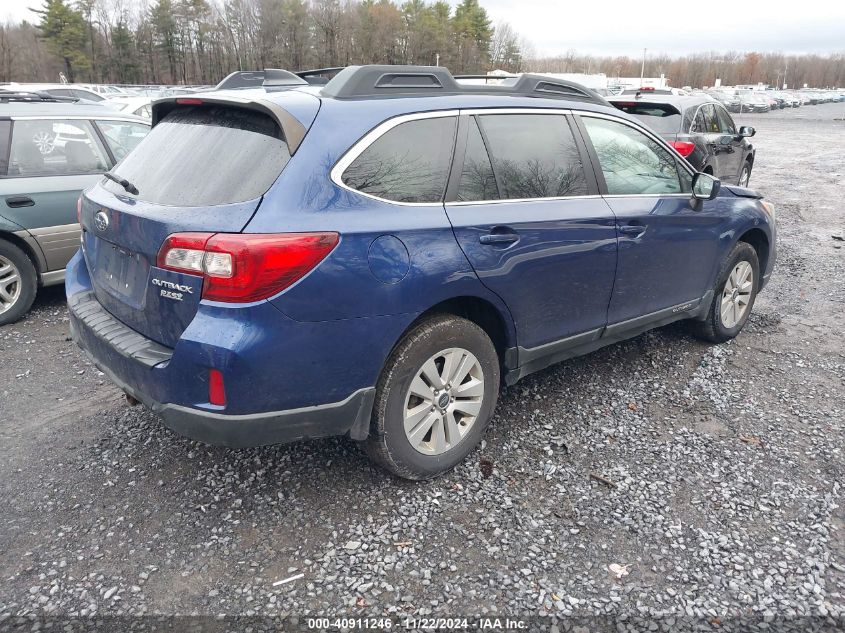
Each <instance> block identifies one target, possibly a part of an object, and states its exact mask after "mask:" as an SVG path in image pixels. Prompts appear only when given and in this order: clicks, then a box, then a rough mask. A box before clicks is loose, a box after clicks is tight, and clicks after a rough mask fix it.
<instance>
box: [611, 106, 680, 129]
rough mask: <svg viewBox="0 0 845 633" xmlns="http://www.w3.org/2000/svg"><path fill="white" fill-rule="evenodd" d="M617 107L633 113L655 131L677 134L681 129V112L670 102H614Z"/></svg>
mask: <svg viewBox="0 0 845 633" xmlns="http://www.w3.org/2000/svg"><path fill="white" fill-rule="evenodd" d="M613 105H615V106H616V107H617V109H619V110H622V112H627V113H628V114H633V115H634V116H635V117H637V118H638V119H640V120H641V121H642V122H643V123H645V124H646V125H647V126H649V127H650V128H651V129H652V130H654V131H655V132H659V133H661V134H677V133H678V132H679V131H680V130H681V113H680V112H679V111H678V108H676V107H675V106H673V105H670V104H668V103H614V104H613Z"/></svg>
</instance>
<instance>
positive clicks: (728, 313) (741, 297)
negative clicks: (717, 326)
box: [721, 260, 754, 329]
mask: <svg viewBox="0 0 845 633" xmlns="http://www.w3.org/2000/svg"><path fill="white" fill-rule="evenodd" d="M753 290H754V269H753V268H751V264H749V263H748V262H747V261H745V260H743V261H741V262H739V263H737V265H736V266H734V269H733V270H732V271H731V274H730V275H729V276H728V280H727V281H726V282H725V287H724V289H723V290H722V305H721V317H722V325H723V326H725V327H726V328H727V329H732V328H734V327H736V325H737V323H739V322H740V321H741V320H742V318H743V317H744V316H745V313H746V312H748V306H749V304H750V303H751V293H752V291H753Z"/></svg>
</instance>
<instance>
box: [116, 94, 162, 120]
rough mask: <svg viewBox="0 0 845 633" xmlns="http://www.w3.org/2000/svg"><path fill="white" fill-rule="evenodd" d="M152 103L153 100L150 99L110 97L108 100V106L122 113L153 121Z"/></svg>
mask: <svg viewBox="0 0 845 633" xmlns="http://www.w3.org/2000/svg"><path fill="white" fill-rule="evenodd" d="M152 101H153V100H152V99H151V98H150V97H134V96H133V97H128V96H119V97H110V98H109V99H108V104H109V105H110V106H111V107H113V108H117V109H119V110H120V111H121V112H126V113H127V114H136V115H138V116H142V117H145V118H147V119H151V118H152V116H153V111H152V107H151V105H150V104H151V103H152Z"/></svg>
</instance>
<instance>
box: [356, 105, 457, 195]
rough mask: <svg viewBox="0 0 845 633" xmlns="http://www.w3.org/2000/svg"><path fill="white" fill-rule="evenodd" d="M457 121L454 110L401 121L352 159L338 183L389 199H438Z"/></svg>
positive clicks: (452, 145) (449, 157)
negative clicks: (446, 114)
mask: <svg viewBox="0 0 845 633" xmlns="http://www.w3.org/2000/svg"><path fill="white" fill-rule="evenodd" d="M456 124H457V119H456V118H455V117H453V116H449V117H437V118H433V119H419V120H416V121H407V122H405V123H400V124H399V125H397V126H396V127H394V128H391V129H389V130H388V131H387V132H385V133H384V134H382V135H381V136H380V137H379V138H378V139H376V140H375V141H374V142H373V143H371V144H370V145H369V146H368V147H367V148H366V149H365V150H364V151H363V152H361V154H360V155H359V156H358V157H357V158H356V159H355V160H354V161H352V164H350V165H349V167H347V168H346V170H345V171H344V172H343V174H342V176H341V180H342V181H343V184H345V185H346V186H348V187H351V188H352V189H355V190H356V191H360V192H362V193H366V194H369V195H371V196H375V197H377V198H383V199H385V200H391V201H394V202H408V203H419V202H440V201H441V200H442V199H443V193H444V191H445V189H446V180H447V178H448V174H449V165H450V163H451V159H452V149H453V147H454V144H455V127H456Z"/></svg>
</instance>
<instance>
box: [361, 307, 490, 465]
mask: <svg viewBox="0 0 845 633" xmlns="http://www.w3.org/2000/svg"><path fill="white" fill-rule="evenodd" d="M499 371H500V370H499V357H498V355H497V353H496V348H495V347H494V346H493V343H492V342H491V341H490V338H489V337H488V336H487V334H486V333H485V332H484V330H482V329H481V328H480V327H479V326H478V325H476V324H475V323H473V322H471V321H468V320H466V319H462V318H460V317H457V316H453V315H439V316H435V317H432V318H430V319H426V320H425V321H423V322H421V323H420V324H419V325H417V326H416V327H414V328H413V329H412V330H411V331H410V332H408V334H407V335H406V336H405V337H404V338H403V339H402V341H400V343H399V344H398V345H397V346H396V349H395V350H394V351H393V353H392V354H391V355H390V358H388V360H387V363H386V365H385V368H384V370H383V371H382V375H381V378H380V380H379V384H378V387H377V389H376V399H375V404H374V407H373V417H372V422H371V428H370V437H369V438H368V439H367V440H366V450H367V453H368V454H369V456H370V458H371V459H373V461H375V462H376V463H378V464H380V465H381V466H383V467H384V468H385V469H386V470H388V471H390V472H391V473H393V474H394V475H397V476H399V477H403V478H405V479H414V480H418V479H428V478H430V477H435V476H437V475H440V474H442V473H444V472H446V471H448V470H450V469H452V468H454V467H455V466H456V465H457V464H458V463H460V462H461V461H462V460H463V459H464V458H465V457H466V456H467V455H468V454H469V453H470V451H472V450H473V449H474V448H475V446H476V445H477V444H478V443H479V442H480V441H481V438H482V436H483V435H484V431H485V430H486V428H487V425H488V424H489V422H490V418H491V416H492V414H493V409H494V408H495V407H496V400H497V398H498V395H499V375H500V374H499Z"/></svg>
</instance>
